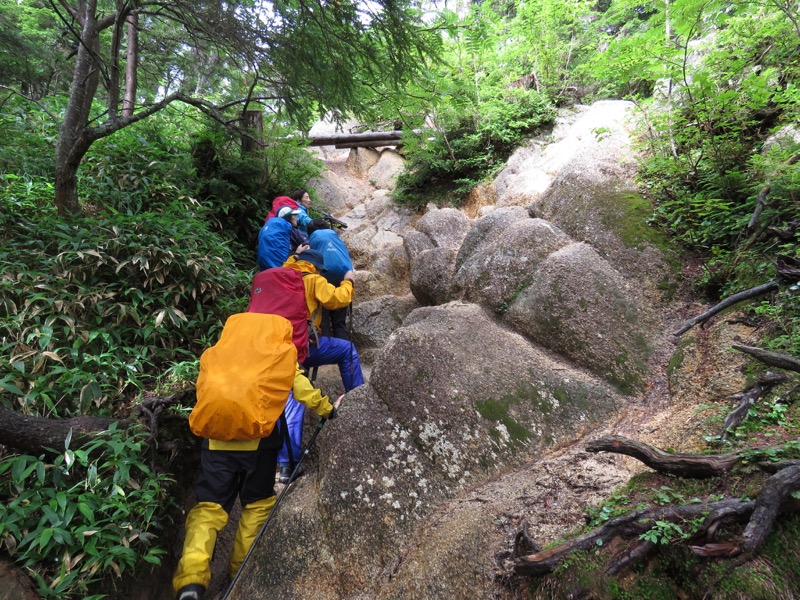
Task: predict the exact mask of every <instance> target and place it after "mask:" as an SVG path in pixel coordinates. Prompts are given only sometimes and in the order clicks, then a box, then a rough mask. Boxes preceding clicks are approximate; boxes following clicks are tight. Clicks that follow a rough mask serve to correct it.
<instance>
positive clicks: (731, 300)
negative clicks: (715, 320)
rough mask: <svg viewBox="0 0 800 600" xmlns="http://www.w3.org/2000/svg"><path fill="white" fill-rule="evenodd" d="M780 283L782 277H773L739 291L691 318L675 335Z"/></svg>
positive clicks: (681, 333)
mask: <svg viewBox="0 0 800 600" xmlns="http://www.w3.org/2000/svg"><path fill="white" fill-rule="evenodd" d="M779 283H780V279H773V280H772V281H768V282H767V283H762V284H761V285H759V286H756V287H754V288H750V289H749V290H744V291H743V292H739V293H738V294H733V295H732V296H728V297H727V298H725V300H723V301H722V302H720V303H719V304H716V305H715V306H712V307H711V308H709V309H708V310H707V311H706V312H704V313H702V314H700V315H697V316H696V317H694V318H692V319H689V320H688V321H687V322H686V323H685V324H684V325H683V327H681V328H680V329H678V331H676V332H675V333H674V334H673V335H683V334H684V333H686V332H687V331H689V330H690V329H691V328H692V327H694V326H695V325H697V324H698V323H704V322H705V321H707V320H708V319H710V318H711V317H713V316H714V315H716V314H717V313H718V312H721V311H723V310H725V309H726V308H728V307H729V306H733V305H734V304H737V303H739V302H743V301H744V300H749V299H750V298H755V297H756V296H760V295H761V294H765V293H767V292H769V291H771V290H773V289H775V288H776V287H778V284H779Z"/></svg>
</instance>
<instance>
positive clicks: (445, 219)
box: [417, 207, 472, 252]
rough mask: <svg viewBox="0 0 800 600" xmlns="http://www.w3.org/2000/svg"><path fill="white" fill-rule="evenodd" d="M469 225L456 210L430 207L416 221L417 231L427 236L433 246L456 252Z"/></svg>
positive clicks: (462, 214)
mask: <svg viewBox="0 0 800 600" xmlns="http://www.w3.org/2000/svg"><path fill="white" fill-rule="evenodd" d="M471 225H472V223H471V221H470V220H469V218H468V217H467V215H465V214H464V213H463V212H461V211H460V210H458V209H455V208H436V207H432V208H430V209H429V210H428V211H427V212H426V213H425V215H424V216H423V217H422V218H421V219H420V220H419V221H417V231H420V232H422V233H424V234H425V235H427V236H428V237H429V238H430V239H431V241H432V242H433V244H434V245H435V246H437V247H439V248H450V249H451V250H453V251H455V252H458V249H459V248H460V247H461V243H462V242H463V241H464V237H465V236H466V235H467V232H468V231H469V228H470V226H471Z"/></svg>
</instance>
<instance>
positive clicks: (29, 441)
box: [0, 389, 195, 455]
mask: <svg viewBox="0 0 800 600" xmlns="http://www.w3.org/2000/svg"><path fill="white" fill-rule="evenodd" d="M194 393H195V392H194V389H190V390H186V391H183V392H178V393H177V394H173V395H172V396H167V397H165V398H160V397H149V398H145V399H144V400H143V401H142V403H141V404H139V405H137V406H136V407H135V410H137V411H138V412H139V414H140V415H141V416H142V417H144V418H146V419H147V420H148V426H149V428H150V430H151V432H152V433H153V434H154V435H155V433H156V432H157V431H158V429H157V418H158V417H159V415H160V414H161V413H162V411H163V410H164V408H166V407H168V406H171V405H174V404H177V403H179V402H181V403H190V402H193V401H194ZM112 423H117V426H118V427H120V428H127V427H131V426H132V425H135V424H139V423H141V421H140V420H138V419H135V418H134V419H111V418H105V417H91V416H81V417H73V418H71V419H49V418H46V417H32V416H30V415H24V414H22V413H20V412H17V411H15V410H11V409H8V408H4V407H1V406H0V444H2V445H3V446H8V447H9V448H14V449H16V450H20V451H22V452H27V453H30V454H36V455H38V454H42V453H44V454H50V453H51V452H55V453H56V454H58V453H60V452H63V450H64V440H66V438H67V435H68V434H69V432H70V431H72V441H71V443H70V447H72V448H76V447H78V446H80V445H81V444H83V443H84V442H86V441H88V440H89V439H91V437H92V434H94V433H97V432H99V431H106V430H107V429H108V428H109V427H110V426H111V424H112Z"/></svg>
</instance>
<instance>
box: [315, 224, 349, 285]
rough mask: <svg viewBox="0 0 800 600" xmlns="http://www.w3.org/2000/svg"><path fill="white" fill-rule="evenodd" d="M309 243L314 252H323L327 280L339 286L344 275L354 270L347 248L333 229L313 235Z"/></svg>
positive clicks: (316, 232) (323, 230) (321, 230)
mask: <svg viewBox="0 0 800 600" xmlns="http://www.w3.org/2000/svg"><path fill="white" fill-rule="evenodd" d="M309 243H310V244H311V249H312V250H317V251H319V252H322V256H324V257H325V270H326V271H325V273H323V275H324V276H325V279H327V280H328V281H330V282H331V283H332V284H334V285H339V284H340V283H341V282H342V277H344V274H345V273H347V272H348V271H350V270H352V269H353V261H351V260H350V253H349V252H348V251H347V246H345V244H344V242H343V241H342V240H340V239H339V236H338V234H337V233H336V232H335V231H334V230H333V229H318V230H317V231H315V232H314V233H312V234H311V237H310V238H309Z"/></svg>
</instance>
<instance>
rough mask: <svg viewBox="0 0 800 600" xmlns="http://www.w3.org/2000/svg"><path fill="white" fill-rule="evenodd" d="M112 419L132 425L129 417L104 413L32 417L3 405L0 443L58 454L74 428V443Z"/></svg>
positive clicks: (106, 425)
mask: <svg viewBox="0 0 800 600" xmlns="http://www.w3.org/2000/svg"><path fill="white" fill-rule="evenodd" d="M112 423H118V424H119V426H120V427H129V426H130V425H131V424H132V423H133V422H132V421H129V420H126V419H108V418H103V417H73V418H71V419H48V418H45V417H31V416H29V415H23V414H22V413H20V412H17V411H15V410H10V409H8V408H3V407H0V444H2V445H4V446H8V447H10V448H14V449H17V450H21V451H23V452H27V453H30V454H42V453H46V454H49V453H51V451H54V452H55V453H56V454H58V453H60V452H63V451H64V440H65V439H66V438H67V435H68V434H69V432H70V430H71V431H72V443H71V446H72V447H77V446H79V445H81V444H82V443H83V442H85V441H87V440H88V439H89V438H90V437H91V435H92V434H93V433H95V432H97V431H105V430H106V429H108V428H109V426H110V425H111V424H112Z"/></svg>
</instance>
